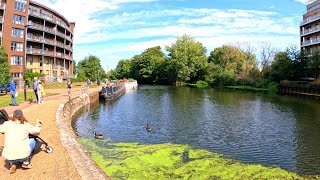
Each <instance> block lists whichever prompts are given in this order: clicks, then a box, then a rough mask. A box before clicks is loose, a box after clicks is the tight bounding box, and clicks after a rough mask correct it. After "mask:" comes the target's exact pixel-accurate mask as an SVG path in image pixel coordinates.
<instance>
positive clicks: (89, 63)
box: [78, 55, 106, 80]
mask: <svg viewBox="0 0 320 180" xmlns="http://www.w3.org/2000/svg"><path fill="white" fill-rule="evenodd" d="M98 76H99V78H100V79H101V78H102V77H105V76H106V75H105V71H104V69H103V68H102V66H101V63H100V59H99V58H98V57H97V56H94V55H89V56H88V57H85V58H84V59H83V60H81V61H79V62H78V78H80V79H83V80H86V79H90V80H97V79H98Z"/></svg>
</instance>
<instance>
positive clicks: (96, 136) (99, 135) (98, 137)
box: [93, 131, 103, 139]
mask: <svg viewBox="0 0 320 180" xmlns="http://www.w3.org/2000/svg"><path fill="white" fill-rule="evenodd" d="M93 134H94V137H95V138H96V139H102V138H103V135H102V134H98V133H96V132H95V131H94V132H93Z"/></svg>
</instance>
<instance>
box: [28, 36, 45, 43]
mask: <svg viewBox="0 0 320 180" xmlns="http://www.w3.org/2000/svg"><path fill="white" fill-rule="evenodd" d="M27 40H29V41H35V42H42V40H43V37H41V36H35V35H28V36H27Z"/></svg>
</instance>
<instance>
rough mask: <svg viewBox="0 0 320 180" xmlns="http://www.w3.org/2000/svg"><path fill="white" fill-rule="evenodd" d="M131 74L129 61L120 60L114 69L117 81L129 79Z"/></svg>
mask: <svg viewBox="0 0 320 180" xmlns="http://www.w3.org/2000/svg"><path fill="white" fill-rule="evenodd" d="M131 74H132V72H131V61H130V60H128V59H123V60H120V61H119V62H118V65H117V67H116V69H115V75H116V77H117V79H123V78H130V77H131Z"/></svg>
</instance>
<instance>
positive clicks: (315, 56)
mask: <svg viewBox="0 0 320 180" xmlns="http://www.w3.org/2000/svg"><path fill="white" fill-rule="evenodd" d="M308 68H309V70H310V72H311V74H312V76H313V77H314V78H316V79H320V52H319V50H318V49H317V50H315V51H314V52H313V53H312V56H311V57H310V58H309V59H308Z"/></svg>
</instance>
